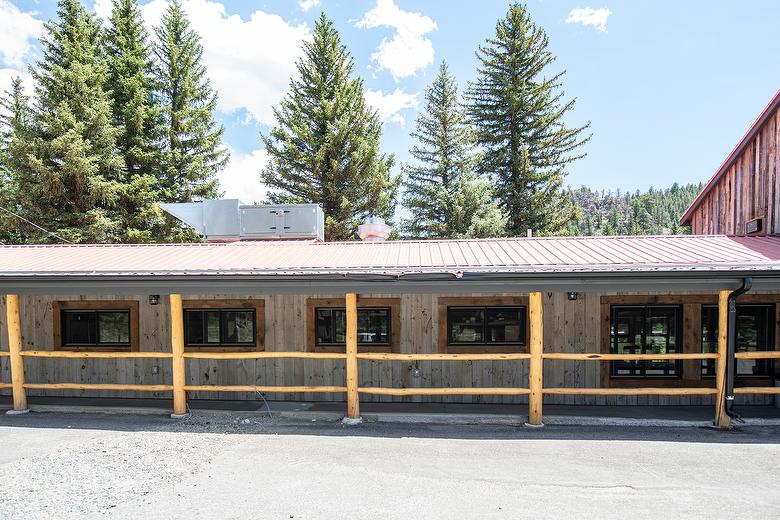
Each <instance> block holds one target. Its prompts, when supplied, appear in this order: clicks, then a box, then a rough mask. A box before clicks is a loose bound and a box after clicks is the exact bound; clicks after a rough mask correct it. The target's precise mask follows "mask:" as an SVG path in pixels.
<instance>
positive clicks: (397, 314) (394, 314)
mask: <svg viewBox="0 0 780 520" xmlns="http://www.w3.org/2000/svg"><path fill="white" fill-rule="evenodd" d="M346 306H347V304H346V299H345V298H307V299H306V350H307V351H309V352H344V347H342V346H339V345H317V341H316V333H317V332H316V330H315V327H316V320H315V316H314V311H315V309H316V308H318V307H336V308H346ZM367 307H390V344H389V345H358V352H400V351H401V298H371V297H365V298H364V297H361V298H360V301H359V303H358V308H359V309H362V308H367Z"/></svg>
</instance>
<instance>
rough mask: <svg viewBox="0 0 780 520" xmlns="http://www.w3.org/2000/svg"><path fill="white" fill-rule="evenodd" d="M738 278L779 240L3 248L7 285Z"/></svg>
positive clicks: (768, 257) (778, 246)
mask: <svg viewBox="0 0 780 520" xmlns="http://www.w3.org/2000/svg"><path fill="white" fill-rule="evenodd" d="M733 270H749V271H778V272H780V237H772V236H769V237H727V236H722V235H708V236H679V235H678V236H637V237H550V238H495V239H481V240H427V241H389V242H278V241H275V242H235V243H229V244H218V243H209V244H151V245H29V246H1V247H0V279H2V277H19V276H67V275H79V276H133V275H146V276H148V275H152V276H154V275H161V276H163V275H164V276H170V275H221V274H224V275H252V274H258V275H261V274H262V275H272V276H287V275H312V274H317V275H327V274H382V275H403V274H410V273H436V272H447V273H469V272H506V273H548V274H549V273H556V272H566V273H573V272H574V273H576V272H583V273H584V272H611V271H614V272H626V271H629V272H637V273H641V272H658V271H699V272H701V271H733Z"/></svg>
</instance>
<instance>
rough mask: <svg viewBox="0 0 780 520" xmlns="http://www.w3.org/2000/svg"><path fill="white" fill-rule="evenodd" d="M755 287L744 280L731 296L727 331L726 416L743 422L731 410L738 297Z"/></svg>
mask: <svg viewBox="0 0 780 520" xmlns="http://www.w3.org/2000/svg"><path fill="white" fill-rule="evenodd" d="M752 286H753V278H751V277H749V276H748V277H745V278H743V279H742V287H740V288H739V289H737V290H735V291H732V293H731V294H729V298H728V306H729V316H728V327H727V329H726V415H728V416H729V417H731V418H732V419H734V420H736V421H739V422H742V419H741V418H740V417H739V415H737V414H736V413H734V412H733V411H732V410H731V407H732V405H733V404H734V375H735V374H736V368H737V367H736V365H737V363H736V359H735V358H734V354H735V352H736V347H737V297H738V296H740V295H742V294H745V293H746V292H748V291H749V290H750V288H751V287H752Z"/></svg>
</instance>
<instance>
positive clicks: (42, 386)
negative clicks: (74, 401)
mask: <svg viewBox="0 0 780 520" xmlns="http://www.w3.org/2000/svg"><path fill="white" fill-rule="evenodd" d="M24 387H25V388H30V389H36V390H127V391H134V392H165V391H170V390H173V386H171V385H123V384H90V383H25V385H24Z"/></svg>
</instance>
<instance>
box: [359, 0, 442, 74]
mask: <svg viewBox="0 0 780 520" xmlns="http://www.w3.org/2000/svg"><path fill="white" fill-rule="evenodd" d="M355 26H356V27H359V28H362V29H373V28H375V27H392V28H393V29H395V33H394V34H393V37H392V38H391V39H389V40H388V39H387V38H384V39H383V40H382V42H381V43H380V44H379V47H378V48H377V50H376V52H374V53H373V54H372V55H371V59H372V60H373V61H374V62H376V64H377V65H378V66H379V70H388V71H390V74H392V75H393V78H395V80H396V81H398V80H399V79H401V78H405V77H407V76H414V75H415V74H416V73H417V71H418V70H420V69H424V68H425V67H427V66H428V65H430V64H432V63H433V43H432V42H431V40H429V39H428V38H425V37H424V36H425V35H426V34H427V33H429V32H431V31H435V30H436V28H437V27H436V22H434V21H433V20H432V19H431V18H429V17H427V16H425V15H423V14H420V13H410V12H408V11H402V10H401V9H399V7H398V6H397V5H395V2H393V0H377V4H376V7H375V8H373V9H371V10H370V11H368V12H366V13H365V14H364V15H363V18H362V19H360V20H359V21H358V22H357V23H356V24H355Z"/></svg>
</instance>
